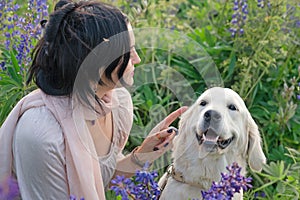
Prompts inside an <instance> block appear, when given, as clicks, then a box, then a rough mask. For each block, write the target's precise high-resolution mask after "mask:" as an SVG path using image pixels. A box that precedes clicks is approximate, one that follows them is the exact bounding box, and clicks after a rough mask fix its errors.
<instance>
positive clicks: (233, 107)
mask: <svg viewBox="0 0 300 200" xmlns="http://www.w3.org/2000/svg"><path fill="white" fill-rule="evenodd" d="M228 108H229V110H238V109H237V108H236V106H235V105H233V104H230V105H229V106H228Z"/></svg>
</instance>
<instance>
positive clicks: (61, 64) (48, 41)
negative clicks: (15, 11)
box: [27, 0, 130, 105]
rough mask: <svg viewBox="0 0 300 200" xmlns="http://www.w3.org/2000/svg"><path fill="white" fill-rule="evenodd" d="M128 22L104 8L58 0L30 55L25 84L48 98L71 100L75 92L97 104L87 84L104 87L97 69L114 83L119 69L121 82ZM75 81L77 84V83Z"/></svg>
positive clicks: (126, 55)
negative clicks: (93, 83)
mask: <svg viewBox="0 0 300 200" xmlns="http://www.w3.org/2000/svg"><path fill="white" fill-rule="evenodd" d="M128 23H129V22H128V18H127V17H126V16H125V15H124V14H123V13H122V12H121V11H120V10H119V9H117V8H115V7H113V6H110V5H108V4H104V3H100V2H96V1H79V2H73V1H70V0H61V1H59V2H58V3H57V4H56V5H55V9H54V12H53V13H52V14H51V15H50V17H49V22H48V23H46V24H45V21H43V24H45V30H44V35H43V37H42V38H41V39H40V40H39V42H38V44H37V46H36V47H35V48H34V50H33V53H32V57H33V62H32V65H31V66H30V69H29V78H28V80H27V84H28V83H29V82H30V81H32V80H33V81H34V82H35V83H36V84H37V86H38V87H39V88H40V89H41V90H42V91H43V92H45V93H46V94H48V95H54V96H70V95H71V94H72V93H74V92H75V93H76V94H77V95H78V94H79V97H80V99H81V100H83V101H84V102H86V103H87V104H88V105H91V104H90V102H89V100H88V99H89V98H88V96H92V97H94V98H95V99H96V100H97V102H98V103H99V104H101V103H100V100H99V98H98V97H97V96H95V93H94V91H93V88H92V86H91V82H95V83H98V84H100V85H101V84H104V83H103V82H102V80H101V77H100V74H99V70H100V68H103V69H104V75H105V76H106V77H107V78H108V79H109V80H111V81H112V77H111V74H112V72H113V71H114V70H115V69H116V68H117V67H118V71H117V74H118V78H119V79H120V80H121V81H122V79H121V77H122V76H123V73H124V71H125V69H126V67H127V64H128V62H129V59H130V37H129V33H128ZM91 55H92V56H91ZM87 57H88V60H87ZM83 63H84V65H83ZM76 79H80V80H79V82H78V84H76V83H75V82H76V81H77V80H76ZM122 83H124V82H122Z"/></svg>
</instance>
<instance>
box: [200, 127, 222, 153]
mask: <svg viewBox="0 0 300 200" xmlns="http://www.w3.org/2000/svg"><path fill="white" fill-rule="evenodd" d="M218 139H219V136H218V134H217V133H216V132H215V131H214V130H213V129H211V128H209V129H208V131H207V132H206V134H203V143H202V145H201V146H200V151H199V157H200V159H202V158H204V157H206V156H207V155H208V154H209V153H210V152H214V151H216V150H217V147H218V144H217V141H218Z"/></svg>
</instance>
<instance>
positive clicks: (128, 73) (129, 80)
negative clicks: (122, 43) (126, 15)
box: [114, 23, 141, 85]
mask: <svg viewBox="0 0 300 200" xmlns="http://www.w3.org/2000/svg"><path fill="white" fill-rule="evenodd" d="M128 31H129V36H130V59H129V61H128V65H127V67H126V69H125V71H124V74H123V77H122V78H123V80H124V81H125V83H126V84H128V85H132V84H133V76H134V65H135V64H139V63H140V62H141V59H140V57H139V55H138V54H137V52H136V49H135V38H134V34H133V30H132V26H131V24H130V23H128ZM117 69H118V68H117ZM115 71H116V70H115ZM115 71H114V73H115ZM117 81H118V80H117ZM118 82H119V81H118Z"/></svg>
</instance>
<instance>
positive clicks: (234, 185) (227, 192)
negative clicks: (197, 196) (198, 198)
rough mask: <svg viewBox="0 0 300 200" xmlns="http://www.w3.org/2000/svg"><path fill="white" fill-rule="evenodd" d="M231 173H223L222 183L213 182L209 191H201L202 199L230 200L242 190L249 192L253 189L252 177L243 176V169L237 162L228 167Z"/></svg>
mask: <svg viewBox="0 0 300 200" xmlns="http://www.w3.org/2000/svg"><path fill="white" fill-rule="evenodd" d="M226 169H227V171H229V173H228V174H227V173H221V181H220V182H213V183H212V186H211V188H210V189H209V190H208V191H201V194H202V197H203V199H205V200H212V199H218V200H223V199H224V200H225V199H226V200H227V199H228V200H230V199H232V197H233V196H234V194H235V193H239V192H240V190H241V189H243V190H244V191H247V190H248V189H249V188H252V185H251V184H250V183H251V181H252V178H251V177H248V178H246V177H244V176H242V175H241V174H240V173H241V170H242V168H241V167H239V166H238V164H237V163H236V162H234V163H233V164H232V165H230V166H227V167H226Z"/></svg>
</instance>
